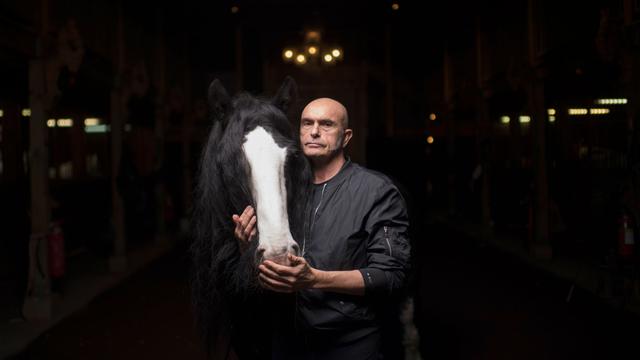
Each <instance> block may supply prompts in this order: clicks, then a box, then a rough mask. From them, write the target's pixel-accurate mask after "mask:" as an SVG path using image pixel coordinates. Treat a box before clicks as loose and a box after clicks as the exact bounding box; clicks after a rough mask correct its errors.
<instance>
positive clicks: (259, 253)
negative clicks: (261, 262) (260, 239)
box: [256, 247, 266, 258]
mask: <svg viewBox="0 0 640 360" xmlns="http://www.w3.org/2000/svg"><path fill="white" fill-rule="evenodd" d="M265 250H266V249H265V248H263V247H259V248H257V249H256V257H258V258H262V257H263V256H264V252H265Z"/></svg>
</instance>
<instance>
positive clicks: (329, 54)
mask: <svg viewBox="0 0 640 360" xmlns="http://www.w3.org/2000/svg"><path fill="white" fill-rule="evenodd" d="M321 39H322V34H321V33H320V31H319V30H309V31H307V32H306V33H305V40H304V45H303V46H302V47H301V48H294V47H288V48H285V49H284V50H283V51H282V59H283V60H284V61H285V62H292V63H294V64H296V65H305V64H307V63H308V62H311V61H313V62H321V63H323V64H326V65H331V64H334V63H335V62H337V61H339V60H342V58H343V57H344V53H343V51H342V49H340V48H339V47H332V48H331V47H328V48H327V47H325V46H322V45H321Z"/></svg>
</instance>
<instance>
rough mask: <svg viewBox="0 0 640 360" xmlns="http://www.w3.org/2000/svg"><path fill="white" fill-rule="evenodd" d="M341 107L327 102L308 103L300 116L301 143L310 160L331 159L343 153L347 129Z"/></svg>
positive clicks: (348, 131)
mask: <svg viewBox="0 0 640 360" xmlns="http://www.w3.org/2000/svg"><path fill="white" fill-rule="evenodd" d="M342 119H343V116H342V114H341V112H340V109H339V108H336V107H335V106H331V104H326V103H322V102H319V103H312V104H310V105H308V106H307V107H306V108H305V109H304V111H303V112H302V115H301V117H300V143H301V145H302V151H303V152H304V154H305V155H306V156H307V157H308V158H309V159H310V160H329V159H331V158H333V157H335V156H337V155H339V154H341V153H342V148H343V147H344V146H345V145H346V143H347V141H348V139H347V141H345V133H347V134H348V136H349V137H350V133H351V130H350V129H345V128H344V124H343V120H342Z"/></svg>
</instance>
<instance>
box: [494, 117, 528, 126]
mask: <svg viewBox="0 0 640 360" xmlns="http://www.w3.org/2000/svg"><path fill="white" fill-rule="evenodd" d="M518 122H519V123H520V124H528V123H530V122H531V116H529V115H520V116H518ZM500 123H501V124H509V123H511V118H510V117H508V116H506V115H503V116H500Z"/></svg>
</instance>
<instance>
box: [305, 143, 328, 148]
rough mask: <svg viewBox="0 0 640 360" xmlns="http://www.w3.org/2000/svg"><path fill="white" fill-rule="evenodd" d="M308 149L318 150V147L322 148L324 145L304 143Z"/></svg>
mask: <svg viewBox="0 0 640 360" xmlns="http://www.w3.org/2000/svg"><path fill="white" fill-rule="evenodd" d="M305 145H306V146H308V147H313V148H319V147H323V146H324V145H322V144H318V143H306V144H305Z"/></svg>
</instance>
